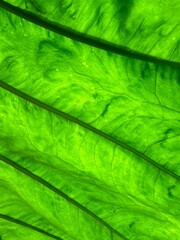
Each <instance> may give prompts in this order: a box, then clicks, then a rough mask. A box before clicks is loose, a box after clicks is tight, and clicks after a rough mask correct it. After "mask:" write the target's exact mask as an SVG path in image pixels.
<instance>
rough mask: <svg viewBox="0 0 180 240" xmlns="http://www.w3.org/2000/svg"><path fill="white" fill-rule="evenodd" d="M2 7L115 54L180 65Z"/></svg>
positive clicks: (7, 5)
mask: <svg viewBox="0 0 180 240" xmlns="http://www.w3.org/2000/svg"><path fill="white" fill-rule="evenodd" d="M0 7H1V8H3V9H5V10H6V11H8V12H11V13H13V14H15V15H16V16H19V17H21V18H23V19H26V20H28V21H29V22H32V23H34V24H36V25H38V26H40V27H43V28H45V29H48V30H50V31H52V32H55V33H58V34H60V35H63V36H65V37H68V38H71V39H73V40H76V41H79V42H82V43H85V44H87V45H90V46H94V47H96V48H100V49H103V50H106V51H109V52H113V53H115V54H119V55H123V56H127V57H131V58H135V59H139V60H143V61H146V62H152V63H160V64H166V65H170V66H175V67H180V63H179V62H175V61H171V60H167V59H162V58H158V57H156V56H152V55H148V54H143V53H141V52H138V51H134V50H132V49H130V48H128V47H125V46H123V45H118V44H114V43H111V42H109V41H106V40H103V39H101V38H98V37H94V36H91V35H88V34H85V33H81V32H79V31H76V30H75V29H72V28H70V27H67V26H65V25H62V24H60V23H57V22H54V21H50V20H48V19H46V18H44V17H42V16H40V15H38V14H35V13H32V12H30V11H27V10H23V9H21V8H19V7H16V6H14V5H12V4H10V3H7V2H4V1H2V0H1V1H0Z"/></svg>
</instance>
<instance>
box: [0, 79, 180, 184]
mask: <svg viewBox="0 0 180 240" xmlns="http://www.w3.org/2000/svg"><path fill="white" fill-rule="evenodd" d="M0 87H2V88H4V89H5V90H7V91H9V92H11V93H13V94H15V95H16V96H18V97H20V98H22V99H24V100H26V101H28V102H31V103H33V104H35V105H37V106H39V107H41V108H43V109H45V110H47V111H49V112H52V113H53V114H56V115H58V116H61V117H62V118H64V119H66V120H68V121H70V122H73V123H75V124H78V125H79V126H81V127H83V128H85V129H87V130H89V131H91V132H93V133H95V134H97V135H99V136H101V137H103V138H105V139H106V140H109V141H111V142H113V143H115V144H116V145H118V146H120V147H122V148H123V149H126V150H127V151H129V152H132V153H133V154H135V155H136V156H138V157H140V158H142V159H144V160H145V161H146V162H147V163H149V164H150V165H151V166H153V167H155V168H158V169H159V170H160V171H163V172H164V173H166V174H168V175H170V176H171V177H173V178H175V179H177V180H180V176H179V175H177V174H175V173H173V172H171V171H170V170H169V169H167V168H165V167H164V166H162V165H160V164H159V163H157V162H156V161H154V160H153V159H151V158H149V157H148V156H146V155H145V154H143V153H141V152H139V151H138V150H136V149H135V148H133V147H130V146H129V145H127V144H126V143H124V142H122V141H120V140H118V139H116V138H114V137H112V136H110V135H109V134H107V133H104V132H102V131H101V130H99V129H97V128H95V127H93V126H91V125H89V124H88V123H85V122H83V121H81V120H79V119H78V118H75V117H73V116H71V115H69V114H67V113H64V112H62V111H60V110H58V109H56V108H54V107H52V106H50V105H48V104H46V103H43V102H41V101H39V100H38V99H36V98H34V97H31V96H30V95H28V94H26V93H24V92H22V91H20V90H18V89H16V88H14V87H12V86H10V85H8V84H7V83H5V82H3V81H1V82H0Z"/></svg>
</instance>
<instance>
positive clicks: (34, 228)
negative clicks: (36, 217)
mask: <svg viewBox="0 0 180 240" xmlns="http://www.w3.org/2000/svg"><path fill="white" fill-rule="evenodd" d="M0 218H2V219H4V220H6V221H9V222H13V223H15V224H18V225H21V226H23V227H26V228H30V229H32V230H34V231H36V232H39V233H41V234H43V235H46V236H48V237H51V238H53V239H56V240H63V239H62V238H60V237H57V236H55V235H53V234H50V233H48V232H46V231H44V230H42V229H40V228H37V227H35V226H32V225H31V224H28V223H25V222H23V221H21V220H19V219H15V218H12V217H10V216H7V215H4V214H0Z"/></svg>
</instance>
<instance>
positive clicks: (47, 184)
mask: <svg viewBox="0 0 180 240" xmlns="http://www.w3.org/2000/svg"><path fill="white" fill-rule="evenodd" d="M0 160H1V161H2V162H4V163H6V164H8V165H10V166H11V167H13V168H15V169H17V170H18V171H20V172H22V173H23V174H25V175H26V176H28V177H30V178H32V179H33V180H35V181H36V182H38V183H40V184H41V185H43V186H45V187H46V188H48V189H50V190H51V191H53V192H54V193H56V194H58V195H59V196H61V197H62V198H64V199H66V200H67V201H68V202H69V203H71V204H73V205H74V206H76V207H77V208H78V209H81V210H82V211H83V212H85V213H86V214H88V215H89V216H91V217H92V218H93V219H95V220H96V221H97V222H99V223H100V224H102V225H103V226H104V227H106V228H107V229H108V230H109V231H110V232H112V233H114V234H116V235H117V236H119V237H120V238H121V239H123V240H128V239H127V238H126V237H125V236H123V235H122V234H121V233H119V232H118V231H117V230H115V229H114V228H113V227H111V226H110V225H109V224H108V223H106V222H105V221H104V220H103V219H101V218H100V217H98V216H97V215H96V214H94V213H93V212H91V211H90V210H89V209H87V208H86V207H84V206H83V205H81V204H80V203H78V202H77V201H75V200H74V199H72V198H70V197H69V196H68V195H66V194H65V193H63V192H62V191H60V190H59V189H57V188H56V187H55V186H53V185H52V184H50V183H49V182H47V181H45V180H44V179H42V178H41V177H39V176H37V175H35V174H34V173H32V172H30V171H29V170H27V169H25V168H23V167H22V166H20V165H18V164H17V163H15V162H13V161H12V160H10V159H9V158H7V157H5V156H3V155H1V154H0Z"/></svg>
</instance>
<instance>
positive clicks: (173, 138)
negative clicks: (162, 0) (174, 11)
mask: <svg viewBox="0 0 180 240" xmlns="http://www.w3.org/2000/svg"><path fill="white" fill-rule="evenodd" d="M9 2H10V1H9ZM174 2H175V1H174ZM11 3H13V4H15V5H17V6H21V7H22V8H26V9H28V10H29V11H32V12H35V13H38V14H42V15H43V16H45V17H46V18H49V19H50V20H53V21H58V23H60V24H66V26H70V27H73V28H77V30H78V31H81V32H82V33H87V32H88V34H90V35H93V34H94V35H95V36H97V37H98V38H99V37H100V38H103V39H105V40H108V41H111V42H112V43H113V44H114V43H118V44H122V42H115V41H116V38H113V35H112V33H111V31H112V27H111V26H110V25H108V24H107V22H108V21H109V20H108V19H111V14H112V13H113V11H112V12H111V10H110V9H109V11H110V12H108V11H107V8H106V7H105V5H106V4H104V5H103V4H102V3H101V2H98V3H96V5H98V4H101V5H102V6H103V7H101V8H100V9H101V10H100V12H101V11H103V12H105V13H106V14H107V16H108V17H107V18H106V20H107V22H104V24H105V25H107V29H109V30H108V31H109V35H108V34H105V33H106V31H104V35H103V34H100V32H99V31H100V30H101V28H100V27H99V26H101V25H98V27H97V26H96V27H95V25H96V24H95V21H94V20H93V17H92V19H91V18H88V20H87V22H88V21H92V22H93V21H94V24H93V25H92V28H89V29H91V30H92V32H91V31H85V28H83V26H82V28H78V26H79V27H80V26H81V25H80V24H79V23H78V21H77V22H76V21H75V22H74V23H73V21H70V20H69V18H68V10H67V11H65V12H64V15H63V14H60V12H59V16H61V18H58V20H57V16H58V15H56V14H58V13H57V12H58V10H57V11H52V9H54V8H55V7H57V5H58V4H59V1H52V3H51V8H50V7H49V5H48V4H47V6H46V4H44V5H43V4H42V3H41V2H40V1H39V2H37V1H36V2H34V3H33V2H32V1H24V5H23V1H13V2H12V1H11ZM25 3H26V4H25ZM107 3H108V2H107ZM64 4H67V2H65V3H64ZM75 4H76V2H75V1H73V2H72V4H71V5H70V7H69V8H68V9H73V7H74V6H75ZM81 4H82V6H84V5H83V1H82V3H81ZM91 4H92V5H91ZM93 4H94V2H93V1H91V3H89V4H87V8H84V11H83V14H84V15H83V14H82V16H81V18H78V19H79V21H81V20H80V19H83V17H85V15H86V17H87V16H88V12H90V11H91V8H92V6H93ZM123 4H124V6H126V7H127V6H128V4H130V5H131V7H132V9H131V10H130V9H129V11H132V12H134V15H133V16H135V15H136V14H135V13H136V12H138V10H137V9H138V8H137V6H136V5H135V4H134V3H132V4H131V3H130V1H129V2H128V4H125V3H123V1H122V6H123ZM142 4H143V3H142ZM177 4H178V3H177ZM120 5H121V4H120ZM82 6H81V7H82ZM107 6H108V4H107ZM113 6H114V9H115V8H117V6H116V4H115V2H114V5H113ZM122 6H121V7H122ZM169 6H170V3H169ZM174 6H175V5H174ZM119 7H120V6H119ZM164 7H165V6H164ZM122 8H123V7H122ZM57 9H58V8H57ZM147 9H150V8H147ZM61 10H62V8H61ZM78 11H80V12H81V11H82V10H81V8H78ZM116 11H118V10H117V9H116ZM141 11H142V10H141ZM50 12H53V14H52V15H51V14H50ZM25 13H26V12H25ZM110 13H111V14H110ZM26 14H27V13H26ZM77 14H79V13H77ZM124 14H125V12H124ZM130 15H131V14H130ZM65 16H66V17H65ZM160 16H161V15H159V17H160ZM63 18H66V20H67V22H68V24H69V25H68V24H67V22H63V21H64V20H63ZM113 19H114V18H113ZM162 20H163V19H162ZM46 21H47V20H46ZM112 21H114V20H112ZM128 21H130V20H129V17H128V14H127V25H126V27H125V28H126V29H128V27H127V26H128ZM131 21H132V19H131ZM87 22H85V25H86V24H88V23H87ZM73 24H77V25H73ZM78 24H79V25H78ZM119 24H120V26H122V22H121V21H119ZM167 24H169V22H168V23H167ZM174 24H175V21H174ZM105 25H104V26H105ZM0 26H1V28H0V32H1V45H0V69H1V71H0V79H1V83H0V84H1V87H2V88H1V92H0V94H1V105H0V107H1V119H2V120H1V129H2V131H1V139H0V141H1V145H0V152H1V163H0V164H1V168H0V171H1V181H0V187H1V189H2V193H3V194H2V198H1V205H0V206H1V210H0V211H1V215H0V216H1V218H2V220H1V222H2V226H3V227H2V230H0V231H2V234H1V235H2V239H3V240H4V239H13V240H14V239H18V238H19V239H26V236H29V235H30V234H31V232H32V235H31V236H32V237H31V239H37V238H38V239H41V238H42V239H52V238H54V239H69V240H71V239H79V240H80V239H87V240H88V239H95V240H96V239H97V240H99V239H102V240H103V239H105V240H108V239H114V240H118V239H133V240H135V239H136V240H142V239H163V240H164V239H167V240H169V239H175V240H176V239H177V240H178V237H179V235H180V229H179V216H180V215H179V213H180V208H179V199H180V190H179V180H180V176H179V175H180V173H179V171H180V168H179V158H178V155H179V146H180V144H179V143H180V138H179V135H180V128H179V120H180V113H179V109H180V100H179V91H180V84H179V76H180V74H179V72H180V71H179V68H178V65H177V64H176V65H173V64H171V62H172V63H173V61H174V60H177V58H173V57H172V56H175V54H174V53H173V54H174V55H172V52H173V51H172V49H169V52H170V51H171V54H169V53H168V51H167V52H166V53H167V55H160V58H165V60H168V61H167V62H166V63H165V62H163V61H162V60H161V59H159V60H158V61H154V62H153V60H152V61H151V62H148V61H147V58H144V55H143V58H144V60H143V58H142V59H141V60H140V59H137V58H136V55H135V56H134V57H133V54H131V56H121V55H119V54H116V53H112V52H111V51H104V50H102V49H97V48H95V47H93V46H91V44H89V45H86V44H83V43H81V42H79V41H75V40H73V39H69V38H67V37H64V36H61V35H59V34H56V33H54V32H53V31H49V30H47V29H45V28H42V27H39V26H37V25H35V24H33V23H30V22H28V21H27V20H24V19H22V18H20V17H17V16H15V15H13V14H12V13H9V12H8V11H7V9H6V10H5V9H1V11H0ZM152 26H153V25H152ZM84 27H85V26H84ZM117 27H119V26H117ZM164 27H165V26H164ZM147 29H149V28H147ZM93 31H94V32H93ZM147 31H148V30H147ZM149 31H150V29H149ZM114 34H115V35H116V36H118V34H117V32H116V31H115V33H114ZM149 34H150V33H149ZM134 37H135V38H136V37H137V39H136V40H135V39H134V42H136V41H138V37H140V36H139V33H138V32H137V36H136V34H135V36H134ZM149 38H150V35H149ZM112 39H114V40H112ZM152 39H153V38H152ZM121 40H123V37H122V38H121ZM162 41H163V40H162ZM167 42H168V44H169V40H168V38H167ZM125 44H126V46H128V47H129V45H128V44H127V43H125ZM136 46H138V47H139V48H140V49H141V51H140V55H142V54H143V53H146V52H147V48H143V47H142V46H141V45H136ZM148 46H150V45H148ZM167 46H168V45H166V44H165V46H164V47H166V48H167ZM132 48H133V49H135V50H137V49H136V47H135V45H134V47H132ZM153 49H154V53H157V55H158V56H159V53H160V52H158V51H156V49H155V47H154V48H153ZM128 51H129V50H128ZM138 51H139V50H138ZM159 51H160V48H159ZM177 51H178V50H177ZM152 53H153V52H152ZM169 56H171V57H169ZM172 60H173V61H172ZM15 206H16V207H15ZM13 232H15V234H13Z"/></svg>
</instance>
